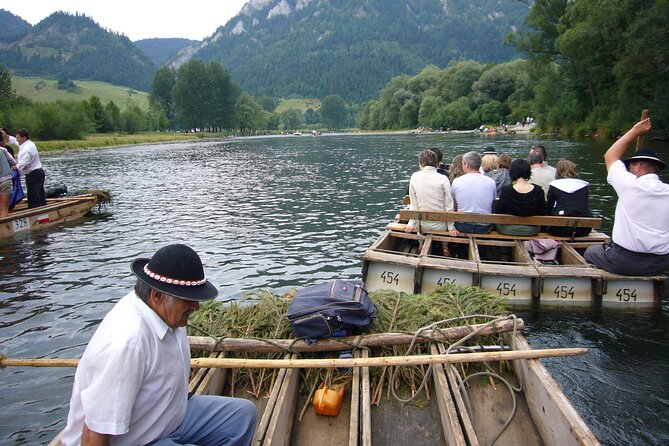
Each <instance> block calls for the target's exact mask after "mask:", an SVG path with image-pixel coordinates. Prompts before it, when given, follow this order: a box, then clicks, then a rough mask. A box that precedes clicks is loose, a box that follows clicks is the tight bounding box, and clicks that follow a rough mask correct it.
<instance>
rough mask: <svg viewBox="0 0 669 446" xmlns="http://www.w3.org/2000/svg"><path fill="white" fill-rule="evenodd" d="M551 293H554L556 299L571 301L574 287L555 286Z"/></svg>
mask: <svg viewBox="0 0 669 446" xmlns="http://www.w3.org/2000/svg"><path fill="white" fill-rule="evenodd" d="M553 293H555V297H557V298H558V299H567V298H569V299H573V298H574V287H573V286H572V287H570V286H568V285H562V286H559V285H558V286H556V287H555V289H554V290H553Z"/></svg>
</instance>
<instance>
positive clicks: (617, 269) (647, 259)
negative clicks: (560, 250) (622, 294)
mask: <svg viewBox="0 0 669 446" xmlns="http://www.w3.org/2000/svg"><path fill="white" fill-rule="evenodd" d="M583 257H585V260H587V261H588V263H592V264H593V265H595V266H596V267H598V268H601V269H604V270H606V271H609V272H612V273H614V274H621V275H625V276H655V275H660V274H664V271H665V270H666V269H667V267H669V254H665V255H656V254H646V253H639V252H634V251H630V250H628V249H625V248H623V247H622V246H619V245H616V244H615V243H613V241H608V242H606V243H604V244H602V245H593V246H590V247H589V248H588V249H586V250H585V254H584V255H583Z"/></svg>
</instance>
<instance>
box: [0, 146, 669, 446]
mask: <svg viewBox="0 0 669 446" xmlns="http://www.w3.org/2000/svg"><path fill="white" fill-rule="evenodd" d="M483 138H487V137H484V136H478V135H472V134H460V135H443V134H427V135H346V136H342V135H336V136H335V135H323V136H320V137H315V138H314V137H309V136H303V137H295V136H289V137H273V138H244V139H237V140H227V141H219V142H215V141H202V142H191V143H175V144H158V145H145V146H137V147H128V148H114V149H104V150H96V151H90V152H78V153H72V154H69V153H64V154H58V155H44V156H43V163H44V165H45V168H46V171H47V186H55V185H60V184H66V185H67V186H68V187H69V189H70V191H75V190H83V189H87V188H93V189H107V190H109V191H110V192H111V193H112V194H113V196H114V198H115V203H114V205H113V206H112V207H111V208H110V209H108V210H107V211H105V212H102V213H98V214H95V215H93V216H89V217H85V218H84V219H82V220H79V221H76V222H72V223H70V224H67V225H64V226H61V227H58V228H57V229H51V230H47V231H43V232H38V233H29V234H22V235H20V236H17V237H16V238H14V239H12V240H9V241H2V242H0V353H1V354H5V355H7V356H9V357H14V358H26V357H64V358H78V357H79V356H80V355H81V353H82V352H83V350H84V348H85V346H86V343H87V342H88V340H89V339H90V337H91V336H92V334H93V332H94V330H95V328H96V326H97V325H98V323H99V322H100V320H101V319H102V317H103V316H104V315H105V313H106V312H107V311H109V310H110V309H111V307H112V306H113V305H114V303H115V302H116V301H117V300H118V299H119V298H121V297H122V296H123V295H125V294H126V293H127V291H128V290H129V289H130V288H131V287H132V285H133V283H134V280H133V276H132V274H131V273H130V269H129V262H130V261H131V260H132V259H134V258H136V257H140V256H150V255H151V254H152V253H153V252H155V251H156V249H157V248H159V247H160V246H163V245H165V244H169V243H174V242H183V243H187V244H189V245H191V246H192V247H193V248H194V249H195V250H196V251H197V252H198V253H200V255H201V257H202V258H203V262H204V264H205V270H206V272H207V274H208V276H209V279H210V280H211V281H212V282H213V283H214V284H215V285H216V286H217V287H218V288H219V291H220V298H221V299H236V298H239V297H241V296H243V295H244V293H245V292H248V291H253V290H257V289H269V290H271V291H273V292H275V293H280V292H284V291H287V290H289V289H291V288H295V287H301V286H304V285H308V284H311V283H315V282H319V281H323V280H327V279H331V278H337V277H339V278H360V259H361V256H362V254H363V252H364V250H365V249H366V248H367V247H368V246H369V245H370V244H371V243H372V242H373V241H374V240H375V239H376V237H378V235H379V234H380V232H381V230H382V229H383V227H384V226H385V225H386V224H387V223H388V221H389V220H390V219H391V218H392V217H393V216H394V215H395V214H396V212H397V210H398V209H399V203H400V200H401V198H402V197H403V195H404V193H405V191H406V187H407V182H408V179H409V176H410V175H411V173H412V172H413V171H414V170H416V164H417V156H416V155H417V154H418V152H419V151H420V150H422V149H425V148H429V147H433V146H436V147H439V148H441V149H442V151H443V152H444V153H445V158H447V159H450V158H452V157H453V156H454V155H455V154H458V153H464V152H466V151H469V150H479V151H481V149H482V148H483V147H484V146H486V145H488V144H492V145H494V146H495V147H496V148H497V151H498V152H507V153H509V154H510V155H511V156H513V157H519V156H523V157H524V156H526V155H527V151H528V150H529V148H530V147H531V146H532V145H534V144H537V143H544V144H545V145H546V147H547V148H548V151H549V161H551V164H555V162H556V161H557V160H558V159H559V158H569V159H572V160H573V161H575V162H576V163H577V164H578V166H579V170H580V172H581V175H582V177H583V178H584V179H586V180H588V181H590V182H591V183H592V186H591V207H592V209H593V212H594V213H595V214H597V215H602V216H604V217H605V223H604V226H605V230H607V232H610V228H611V224H612V222H611V218H610V216H612V213H613V206H614V205H615V195H614V192H613V190H612V188H611V187H610V186H608V185H607V184H605V169H604V166H603V165H602V154H603V152H604V151H605V149H606V147H605V146H604V145H602V144H600V143H597V142H593V141H586V142H573V141H560V140H543V139H539V138H538V137H535V136H531V135H529V136H522V135H515V136H503V135H499V136H495V137H494V139H492V140H491V139H483ZM656 149H659V150H660V151H661V152H662V153H663V157H664V158H665V159H667V158H669V156H667V154H669V150H668V148H667V147H666V146H663V147H656ZM518 314H519V315H520V316H522V317H523V318H525V320H526V324H527V325H528V329H527V337H528V339H529V341H530V343H531V344H532V345H533V346H534V347H535V348H539V347H566V346H570V347H571V346H582V347H587V348H589V349H590V352H589V353H588V355H586V356H582V357H574V358H561V359H551V360H545V361H544V363H545V364H546V365H547V367H548V369H549V370H550V371H551V373H552V374H553V376H554V377H555V379H556V380H557V381H558V383H559V384H560V385H561V386H562V388H563V389H564V391H565V393H566V394H567V396H568V397H569V398H570V400H571V401H572V402H573V404H574V405H575V406H576V408H577V409H578V410H579V412H580V413H581V415H582V416H583V418H584V419H585V421H586V422H587V423H588V424H589V426H590V427H591V428H592V430H593V431H594V433H595V434H596V435H597V437H598V438H599V439H600V440H601V441H602V443H603V444H609V445H642V444H648V445H655V444H668V443H669V417H667V415H668V414H669V305H668V304H667V303H666V302H664V303H663V304H662V307H661V308H660V309H658V310H652V311H629V310H628V311H621V310H614V309H605V310H581V311H578V312H574V311H570V312H548V311H541V310H539V311H529V310H522V311H519V312H518ZM73 372H74V370H71V369H5V370H1V371H0V376H1V381H0V382H2V384H1V387H0V388H1V391H0V407H1V409H0V444H31V445H32V444H45V443H47V442H48V441H49V440H50V439H51V438H52V437H53V436H54V435H55V434H56V433H57V432H58V430H59V429H61V428H63V427H64V420H65V418H66V416H67V410H68V402H69V396H70V392H71V386H72V378H73Z"/></svg>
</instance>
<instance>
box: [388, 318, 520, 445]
mask: <svg viewBox="0 0 669 446" xmlns="http://www.w3.org/2000/svg"><path fill="white" fill-rule="evenodd" d="M470 318H483V319H492V320H491V321H489V322H487V323H485V324H483V325H481V327H479V328H477V329H473V327H471V326H470V329H471V330H472V331H471V333H469V334H468V335H467V336H465V337H463V338H462V339H460V340H458V341H456V342H454V343H453V344H451V345H450V346H449V347H448V348H447V349H446V352H445V353H444V354H445V355H449V354H453V353H452V351H453V350H454V349H456V348H463V349H466V348H467V346H462V344H464V343H465V342H466V341H467V340H469V339H471V338H473V337H474V336H477V335H478V333H479V332H480V331H481V330H483V329H484V328H487V327H489V326H491V325H492V326H494V325H496V324H498V323H500V322H502V321H506V320H513V336H512V338H511V339H512V340H511V349H512V350H516V327H517V325H516V324H517V319H518V318H517V317H516V315H515V314H511V315H509V316H502V317H500V316H490V315H485V314H475V315H467V316H459V317H455V318H449V319H444V320H441V321H437V322H433V323H432V324H430V325H427V326H425V327H421V328H419V329H418V330H416V333H415V334H414V338H413V339H412V341H411V344H410V345H409V348H408V349H407V352H406V356H408V355H409V354H410V353H411V350H413V348H414V346H415V344H416V340H417V338H418V336H420V334H421V333H422V332H423V331H426V330H430V331H431V335H430V337H433V336H434V332H440V328H439V326H440V325H442V324H447V323H451V322H455V321H460V320H464V321H465V322H466V321H467V320H468V319H470ZM468 325H469V324H468ZM433 366H434V364H430V365H429V366H428V368H427V370H426V372H425V375H424V376H423V380H422V381H421V383H420V386H419V387H418V389H417V390H416V392H415V393H414V394H413V396H411V397H409V398H407V399H404V398H400V397H399V396H398V395H397V394H396V392H395V386H392V385H391V386H390V391H391V393H392V395H393V397H394V398H395V399H396V400H397V401H400V402H402V403H409V402H411V401H413V400H414V399H415V398H416V396H418V394H419V393H420V392H421V390H423V388H424V387H425V385H426V384H427V381H428V380H429V379H430V377H431V375H432V372H433V368H432V367H433ZM485 366H486V367H487V368H488V371H483V372H477V373H473V374H471V375H469V376H467V377H466V378H464V379H463V378H462V376H461V375H460V373H459V372H458V370H457V369H456V368H455V366H453V365H452V364H449V367H451V368H452V370H453V371H454V372H455V376H456V377H457V378H458V381H459V382H460V385H459V390H460V393H461V394H462V395H463V399H464V401H465V404H466V405H467V410H468V411H469V412H470V413H472V409H471V403H470V401H469V396H468V395H467V391H466V390H465V388H464V384H465V382H466V381H467V380H469V379H470V378H472V377H474V376H491V377H494V378H497V379H499V380H500V381H501V382H503V383H504V384H505V385H506V387H507V388H508V389H509V392H510V394H511V398H512V401H513V407H512V409H511V413H510V415H509V417H508V418H507V420H506V421H505V422H504V425H503V426H502V428H501V429H500V431H499V433H498V434H497V435H496V436H495V437H494V439H493V440H492V442H491V443H490V445H491V446H492V445H494V444H495V443H496V442H497V440H498V439H499V437H500V436H501V435H502V434H503V433H504V431H505V430H506V428H507V427H508V426H509V424H511V421H512V420H513V417H514V416H515V415H516V407H517V401H516V394H515V392H521V391H522V390H523V383H522V380H521V378H520V377H517V378H518V381H519V386H518V387H515V386H513V385H511V384H510V383H509V382H508V381H507V380H506V379H505V378H503V377H501V376H500V375H498V374H497V373H495V372H493V371H492V369H491V368H490V366H489V365H487V364H485ZM398 371H399V367H395V370H394V371H393V376H392V380H391V382H393V381H395V379H396V378H397V373H398Z"/></svg>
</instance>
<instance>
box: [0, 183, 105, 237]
mask: <svg viewBox="0 0 669 446" xmlns="http://www.w3.org/2000/svg"><path fill="white" fill-rule="evenodd" d="M98 202H99V196H98V195H95V194H85V195H78V196H74V197H65V198H50V199H47V204H46V206H40V207H38V208H32V209H29V208H28V207H27V206H26V204H25V203H19V204H18V205H17V206H16V208H14V209H13V210H12V211H11V212H10V213H9V216H7V217H4V218H0V239H4V238H9V237H13V236H14V235H16V234H18V233H22V232H26V231H34V230H39V229H43V228H48V227H51V226H54V225H58V224H61V223H64V222H67V221H71V220H76V219H77V218H80V217H82V216H83V215H85V214H86V213H87V212H89V211H90V210H91V209H92V208H93V206H95V205H96V204H98Z"/></svg>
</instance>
